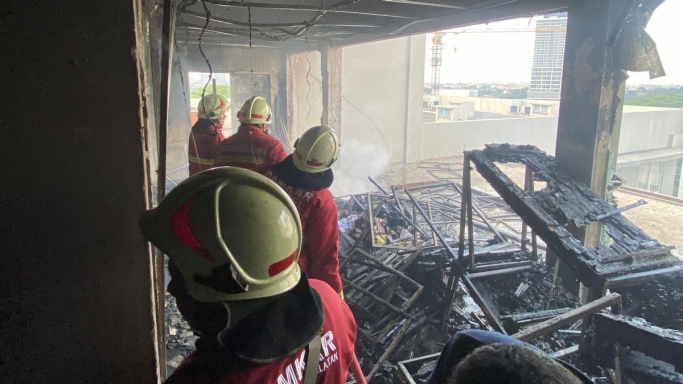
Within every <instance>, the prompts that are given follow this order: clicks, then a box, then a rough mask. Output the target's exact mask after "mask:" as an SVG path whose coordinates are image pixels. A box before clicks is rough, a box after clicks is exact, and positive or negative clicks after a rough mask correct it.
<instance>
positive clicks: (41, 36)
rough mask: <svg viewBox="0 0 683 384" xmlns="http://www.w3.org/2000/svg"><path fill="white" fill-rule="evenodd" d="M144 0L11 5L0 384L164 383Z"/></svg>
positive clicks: (0, 131) (7, 14)
mask: <svg viewBox="0 0 683 384" xmlns="http://www.w3.org/2000/svg"><path fill="white" fill-rule="evenodd" d="M136 3H137V2H136V1H130V0H111V1H104V2H103V1H90V0H70V1H66V0H55V1H39V0H29V1H22V2H9V4H4V6H3V12H2V15H1V16H0V25H1V26H2V27H0V34H1V40H2V41H3V52H2V55H1V57H2V59H0V60H2V65H0V82H1V83H2V89H3V98H2V102H0V105H2V117H1V118H0V125H1V128H0V150H1V151H2V161H1V162H0V164H1V165H0V180H2V181H1V182H2V188H0V191H1V192H0V233H2V241H0V260H1V261H0V300H2V304H1V305H0V329H1V330H2V331H0V377H2V378H3V379H0V381H3V382H5V380H8V381H7V382H15V383H24V382H32V383H46V382H61V383H84V382H97V383H150V382H154V381H156V375H157V373H156V371H157V368H156V362H155V346H154V345H155V344H154V340H153V334H154V326H153V324H154V323H153V316H152V302H151V278H150V275H151V272H150V255H149V249H148V245H147V243H146V242H145V241H144V240H143V238H142V237H141V236H140V233H139V231H138V227H137V220H138V217H139V215H140V213H141V212H142V211H143V210H145V208H146V204H147V201H148V199H147V193H146V188H147V184H148V183H147V181H146V178H147V176H146V173H145V152H144V149H143V148H144V146H143V133H144V131H145V127H144V126H143V123H142V122H141V121H143V120H144V119H143V118H142V117H141V110H142V109H141V98H142V97H143V96H144V93H141V89H140V88H139V87H140V83H141V79H140V77H139V76H140V73H139V71H138V60H137V56H138V54H141V53H143V51H144V49H143V47H141V46H139V45H138V42H139V41H142V40H141V39H142V36H141V35H140V32H141V30H140V28H141V27H140V25H142V23H139V24H138V23H137V22H136V15H138V14H140V13H141V10H140V9H138V10H136V9H135V6H141V4H136Z"/></svg>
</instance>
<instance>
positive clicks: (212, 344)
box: [140, 167, 363, 384]
mask: <svg viewBox="0 0 683 384" xmlns="http://www.w3.org/2000/svg"><path fill="white" fill-rule="evenodd" d="M140 228H141V230H142V233H143V235H144V236H145V237H146V238H147V239H148V240H149V241H150V242H151V243H153V244H154V245H155V246H157V247H159V248H160V249H161V250H162V251H163V252H164V253H166V254H167V255H168V256H169V258H170V259H171V260H172V261H173V262H174V263H175V265H176V266H177V268H178V270H179V271H180V273H181V274H182V279H183V281H184V285H185V288H186V289H187V292H188V293H189V294H190V296H191V297H192V298H193V300H195V301H196V302H197V304H196V305H197V307H201V308H202V309H201V311H202V312H203V316H201V317H195V318H194V320H193V321H192V322H191V326H192V327H193V329H195V330H196V332H197V333H198V334H199V335H200V337H199V339H198V340H197V343H196V346H197V350H196V351H195V352H193V353H192V354H191V355H190V356H188V357H187V359H185V361H183V363H182V364H181V365H180V367H178V369H176V371H175V372H174V373H173V374H172V375H171V376H170V377H169V378H168V379H167V380H166V383H183V384H185V383H206V384H209V383H221V384H233V383H235V384H237V383H239V384H262V383H292V384H294V383H306V384H307V383H318V384H323V383H340V384H341V383H344V382H346V379H347V371H348V369H349V368H351V369H352V370H353V371H352V372H354V373H357V375H358V378H359V379H361V381H360V382H363V379H362V372H360V370H359V368H358V364H357V360H356V358H355V354H354V342H355V339H356V324H355V320H354V319H353V315H352V314H351V311H350V310H349V307H348V306H347V305H346V303H344V302H343V300H341V299H340V298H339V297H338V296H337V294H336V293H335V292H334V291H333V290H332V289H331V288H330V287H329V286H328V285H327V284H326V283H324V282H322V281H319V280H313V279H311V280H309V279H308V278H306V276H304V275H303V274H302V273H301V270H300V268H299V265H298V263H297V259H298V258H299V251H300V249H301V241H302V238H303V234H302V230H301V222H300V219H299V215H298V214H297V210H296V207H295V206H294V203H293V202H292V200H291V199H290V198H289V197H288V196H287V195H286V194H285V193H284V192H283V191H282V189H280V188H278V186H277V185H276V184H275V183H273V182H272V181H270V180H268V179H267V178H265V177H263V176H262V175H259V174H257V173H255V172H252V171H249V170H245V169H240V168H236V167H222V168H216V169H211V170H208V171H206V172H202V173H200V174H197V175H195V176H192V177H190V178H188V179H186V180H185V181H183V182H182V183H180V184H179V185H178V186H177V187H176V188H174V189H173V190H172V191H171V192H170V193H169V194H168V195H167V196H166V198H164V199H163V200H162V201H161V203H160V204H159V206H158V207H157V208H155V209H152V210H150V211H148V212H145V213H144V214H143V216H142V218H141V219H140ZM354 369H355V370H354ZM354 376H355V375H354Z"/></svg>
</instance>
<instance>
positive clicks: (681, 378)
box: [624, 351, 683, 384]
mask: <svg viewBox="0 0 683 384" xmlns="http://www.w3.org/2000/svg"><path fill="white" fill-rule="evenodd" d="M624 365H625V368H626V369H625V370H626V375H627V376H628V378H629V379H631V380H633V381H635V382H636V383H648V384H679V383H683V374H681V373H677V372H676V369H675V368H674V367H673V366H672V365H671V364H667V363H665V362H662V361H659V360H657V359H653V358H652V357H649V356H646V355H644V354H642V353H639V352H635V351H631V352H626V353H625V358H624Z"/></svg>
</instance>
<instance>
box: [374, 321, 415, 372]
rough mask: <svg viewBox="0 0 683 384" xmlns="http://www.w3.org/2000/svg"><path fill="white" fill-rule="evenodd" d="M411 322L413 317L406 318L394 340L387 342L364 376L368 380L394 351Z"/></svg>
mask: <svg viewBox="0 0 683 384" xmlns="http://www.w3.org/2000/svg"><path fill="white" fill-rule="evenodd" d="M412 323H413V319H408V320H407V321H406V322H405V324H404V325H403V327H402V328H401V330H400V331H399V332H398V334H396V336H394V340H392V342H391V344H389V346H388V347H387V349H386V350H385V351H384V353H383V354H382V356H380V358H379V360H377V363H375V366H374V367H373V368H372V370H371V371H370V373H368V375H367V376H366V377H365V379H366V380H367V381H368V382H370V380H372V378H373V376H375V374H376V373H377V371H378V370H379V367H381V366H382V363H384V362H385V361H386V360H387V359H388V358H389V356H391V354H392V353H393V352H394V350H395V349H396V347H397V346H398V344H399V343H400V342H401V340H403V336H405V334H406V332H407V331H408V328H410V325H411V324H412Z"/></svg>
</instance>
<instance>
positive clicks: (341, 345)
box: [165, 280, 356, 384]
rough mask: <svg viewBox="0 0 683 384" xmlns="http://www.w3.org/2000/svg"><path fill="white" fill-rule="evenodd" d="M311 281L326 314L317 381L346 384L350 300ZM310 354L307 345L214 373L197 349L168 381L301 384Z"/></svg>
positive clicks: (352, 326) (352, 337)
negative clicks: (272, 359)
mask: <svg viewBox="0 0 683 384" xmlns="http://www.w3.org/2000/svg"><path fill="white" fill-rule="evenodd" d="M309 284H310V286H311V288H313V289H314V290H315V291H316V292H318V294H319V295H320V298H321V301H322V305H323V307H324V316H325V320H324V323H323V330H322V333H321V336H322V343H321V344H322V345H321V347H320V362H319V364H318V376H317V378H316V383H317V384H343V383H345V382H346V378H347V372H348V370H349V367H350V365H351V362H352V361H353V354H354V344H355V342H356V321H355V320H354V318H353V315H352V314H351V310H350V309H349V307H348V306H347V305H346V303H344V302H343V301H342V300H341V298H340V297H339V296H337V294H336V293H335V292H334V291H333V290H332V289H330V287H329V286H328V285H327V284H325V283H323V282H322V281H317V280H309ZM306 355H307V353H306V348H305V347H304V348H303V349H301V350H299V351H298V352H296V353H294V354H293V355H291V356H289V357H285V358H283V359H280V360H277V361H275V362H272V363H264V364H256V363H253V364H245V365H244V366H243V367H242V368H241V369H237V370H233V371H230V372H227V373H220V374H219V373H212V370H211V369H209V368H208V366H209V365H210V364H211V362H210V360H209V359H208V358H207V357H206V356H204V355H203V354H202V353H201V352H200V351H195V352H193V353H192V354H191V355H190V356H188V357H187V358H186V359H185V360H184V361H183V363H182V364H181V365H180V367H178V369H176V370H175V372H173V374H172V375H171V376H170V377H169V378H168V379H167V380H166V381H165V383H166V384H176V383H178V384H188V383H193V384H271V383H272V384H298V383H302V382H303V376H304V372H305V366H306V357H307V356H306ZM213 363H214V364H215V363H216V362H215V361H214V362H213Z"/></svg>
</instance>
